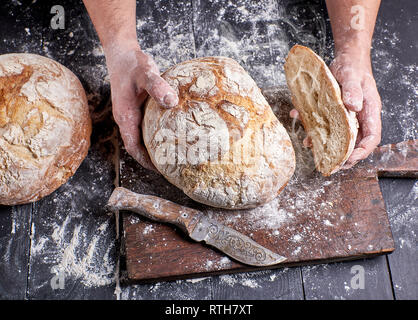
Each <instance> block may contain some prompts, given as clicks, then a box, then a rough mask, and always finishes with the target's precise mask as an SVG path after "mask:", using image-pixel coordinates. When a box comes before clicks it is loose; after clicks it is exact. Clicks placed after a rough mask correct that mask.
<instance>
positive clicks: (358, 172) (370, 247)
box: [124, 88, 418, 280]
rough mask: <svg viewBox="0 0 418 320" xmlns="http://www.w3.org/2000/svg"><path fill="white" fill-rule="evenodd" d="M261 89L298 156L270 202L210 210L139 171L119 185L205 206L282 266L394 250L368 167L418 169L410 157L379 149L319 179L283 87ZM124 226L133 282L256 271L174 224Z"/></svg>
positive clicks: (132, 221)
mask: <svg viewBox="0 0 418 320" xmlns="http://www.w3.org/2000/svg"><path fill="white" fill-rule="evenodd" d="M264 94H265V96H266V98H267V99H268V100H269V102H270V104H271V106H272V108H273V110H274V111H275V113H276V115H277V116H278V118H279V119H280V120H281V121H282V123H283V124H284V125H285V126H286V127H287V130H288V132H291V133H292V134H291V136H292V140H293V143H294V145H295V149H296V152H297V158H298V159H297V169H296V173H295V175H294V177H293V178H292V180H291V182H290V183H289V184H288V186H287V187H286V188H285V190H284V191H283V192H282V193H281V194H280V196H279V197H278V198H277V199H275V200H274V201H272V202H271V203H269V204H267V205H265V206H263V207H260V208H256V209H252V210H240V211H239V210H236V211H228V210H221V209H214V208H210V207H207V206H203V205H201V204H197V203H194V202H193V201H191V200H190V199H187V197H185V196H184V195H181V192H180V191H179V190H178V189H176V188H174V187H172V186H171V185H170V184H169V183H168V182H166V181H165V180H164V179H162V178H160V177H158V176H157V175H154V174H152V175H150V174H144V175H143V176H141V173H139V172H135V175H134V176H135V180H132V179H130V183H125V186H127V187H128V188H130V189H132V190H133V191H135V192H142V193H148V194H157V195H159V196H162V197H165V198H168V199H170V200H173V199H174V201H176V202H179V203H181V204H185V203H184V202H187V204H188V205H190V206H192V207H195V208H198V209H200V210H203V211H205V212H206V213H207V214H208V215H209V216H210V217H212V218H214V219H216V220H218V221H220V222H221V223H224V224H226V225H228V226H230V227H232V228H234V229H236V230H238V231H240V232H242V233H244V234H246V235H248V236H250V237H251V238H252V239H254V240H255V241H257V242H259V243H260V244H262V245H264V246H265V247H267V248H269V249H271V250H273V251H275V252H277V253H279V254H281V255H283V256H285V257H287V258H288V260H287V262H286V263H284V264H282V265H281V266H289V265H299V264H312V263H323V262H329V261H340V260H350V259H358V258H362V257H368V256H375V255H378V254H383V253H389V252H391V251H393V250H394V242H393V239H392V234H391V230H390V226H389V221H388V216H387V213H386V210H385V205H384V202H383V198H382V194H381V192H380V189H379V184H378V180H377V171H376V170H375V169H374V168H375V167H379V168H380V170H382V171H383V169H384V163H387V164H388V166H389V169H390V170H388V172H389V173H390V172H393V171H396V164H397V165H398V167H399V168H400V170H401V171H407V170H409V171H411V169H414V168H415V169H416V168H417V166H418V165H417V163H416V161H415V162H411V163H410V164H409V167H408V166H405V165H404V164H403V159H404V156H405V154H406V153H405V152H406V149H405V148H406V145H405V144H403V145H398V146H392V147H383V148H381V149H379V150H384V151H385V153H384V155H383V157H382V155H381V154H380V153H379V152H378V151H377V152H376V153H375V154H374V156H373V157H370V160H369V161H367V162H365V163H363V164H360V165H358V166H357V167H356V168H355V169H353V170H348V171H343V172H340V173H338V174H335V175H333V176H332V177H322V176H321V175H320V174H319V173H317V172H316V171H315V170H314V169H313V166H312V163H311V162H310V161H311V156H310V151H309V150H308V149H307V148H303V147H302V146H301V140H302V138H303V134H304V133H303V130H302V128H301V127H300V124H299V123H298V122H295V123H292V121H291V120H290V119H289V117H288V113H289V110H290V108H291V104H290V102H289V97H288V93H287V91H286V89H280V88H272V89H269V90H266V91H265V92H264ZM388 151H390V152H388ZM414 156H415V159H416V150H415V153H410V154H409V157H414ZM393 159H395V160H393ZM150 177H152V178H150ZM125 178H126V177H125ZM155 179H158V180H157V181H156V180H155ZM125 180H126V179H125ZM152 186H153V187H152ZM157 189H158V190H157ZM359 190H361V191H362V192H359ZM155 191H157V192H155ZM124 230H125V232H124V236H125V237H124V245H125V249H126V267H127V272H128V278H129V279H131V280H157V279H158V280H160V279H173V278H187V277H196V276H203V275H208V274H219V273H230V272H242V271H247V270H254V268H253V267H249V266H246V265H243V264H240V263H238V262H235V261H232V260H230V259H228V258H227V257H226V256H225V255H224V254H222V253H221V252H219V251H217V250H214V249H212V248H210V247H208V246H206V245H202V244H200V243H196V242H193V241H192V240H190V239H188V238H187V236H185V235H184V234H182V233H181V232H180V231H179V230H175V229H174V228H173V227H172V226H168V225H163V224H158V223H155V222H151V221H147V220H145V219H142V218H139V217H138V216H134V215H131V216H130V218H128V219H125V220H124ZM281 266H280V265H279V266H274V267H281ZM270 268H271V267H270Z"/></svg>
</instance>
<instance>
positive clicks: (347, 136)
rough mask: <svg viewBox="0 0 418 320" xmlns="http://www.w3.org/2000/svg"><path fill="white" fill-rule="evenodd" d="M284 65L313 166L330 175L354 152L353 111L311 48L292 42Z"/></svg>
mask: <svg viewBox="0 0 418 320" xmlns="http://www.w3.org/2000/svg"><path fill="white" fill-rule="evenodd" d="M284 69H285V73H286V81H287V85H288V87H289V89H290V91H291V93H292V102H293V105H294V106H295V108H296V110H297V111H298V112H299V118H300V120H301V121H302V124H303V127H304V128H305V131H306V133H307V135H308V136H309V137H310V138H311V141H312V153H313V156H314V161H315V167H316V169H317V170H318V171H319V172H321V173H322V174H323V175H324V176H329V175H331V174H333V173H335V172H336V171H338V170H339V169H340V168H341V166H342V165H344V163H345V162H346V161H347V159H348V158H349V156H350V155H351V153H352V152H353V149H354V145H355V141H356V137H357V131H358V122H357V118H356V114H355V113H354V112H352V111H348V110H347V109H346V107H345V106H344V103H343V101H342V99H341V90H340V87H339V85H338V83H337V80H336V79H335V78H334V76H333V75H332V73H331V71H330V70H329V68H328V67H327V65H326V64H325V62H324V61H323V60H322V59H321V57H319V56H318V55H317V54H316V53H315V52H313V51H312V50H311V49H309V48H307V47H304V46H300V45H295V46H294V47H293V48H292V49H291V50H290V52H289V54H288V56H287V58H286V63H285V65H284Z"/></svg>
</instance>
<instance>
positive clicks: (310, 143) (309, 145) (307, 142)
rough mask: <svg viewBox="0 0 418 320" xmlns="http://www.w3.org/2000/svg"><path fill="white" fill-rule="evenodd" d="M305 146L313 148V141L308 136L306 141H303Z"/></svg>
mask: <svg viewBox="0 0 418 320" xmlns="http://www.w3.org/2000/svg"><path fill="white" fill-rule="evenodd" d="M303 145H304V146H305V147H307V148H312V139H311V137H310V136H307V137H306V138H305V139H303Z"/></svg>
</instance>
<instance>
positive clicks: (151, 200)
mask: <svg viewBox="0 0 418 320" xmlns="http://www.w3.org/2000/svg"><path fill="white" fill-rule="evenodd" d="M106 207H107V209H108V210H110V211H117V210H129V211H132V212H135V213H138V214H140V215H141V216H144V217H146V218H148V219H151V220H153V221H157V222H163V223H169V224H173V225H175V226H177V227H178V228H180V229H181V230H183V231H184V232H185V233H187V234H188V235H189V237H190V238H191V239H193V240H195V241H198V242H201V241H204V242H205V243H206V244H208V245H211V246H213V247H215V248H217V249H219V250H220V251H222V252H223V253H225V254H227V255H228V256H230V257H232V258H233V259H235V260H237V261H239V262H242V263H244V264H248V265H251V266H259V267H261V266H271V265H275V264H279V263H282V262H283V261H285V260H286V258H285V257H282V256H280V255H278V254H276V253H274V252H272V251H271V250H269V249H267V248H264V247H263V246H261V245H259V244H258V243H257V242H255V241H254V240H252V239H250V238H249V237H247V236H246V235H243V234H242V233H240V232H238V231H236V230H234V229H231V228H229V227H227V226H225V225H223V224H221V223H219V222H218V221H216V220H214V219H210V218H208V217H206V216H205V214H204V213H203V212H201V211H199V210H195V209H191V208H187V207H184V206H181V205H178V204H176V203H174V202H171V201H169V200H165V199H162V198H159V197H155V196H151V195H144V194H138V193H135V192H132V191H130V190H128V189H125V188H120V187H119V188H116V189H115V190H114V191H113V193H112V195H111V196H110V198H109V201H108V203H107V205H106Z"/></svg>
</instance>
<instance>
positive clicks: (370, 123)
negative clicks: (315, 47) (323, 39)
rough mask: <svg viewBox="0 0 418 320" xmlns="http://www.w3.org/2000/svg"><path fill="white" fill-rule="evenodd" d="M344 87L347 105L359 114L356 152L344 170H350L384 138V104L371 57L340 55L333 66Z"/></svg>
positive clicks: (348, 53)
mask: <svg viewBox="0 0 418 320" xmlns="http://www.w3.org/2000/svg"><path fill="white" fill-rule="evenodd" d="M330 69H331V72H332V73H333V74H334V76H335V78H336V79H337V81H338V83H339V84H340V86H341V94H342V99H343V102H344V105H345V106H346V107H347V109H348V110H351V111H354V112H357V119H358V122H359V126H360V127H359V131H358V135H357V142H356V146H355V149H354V151H353V153H352V154H351V156H350V157H349V158H348V160H347V162H346V163H345V165H344V167H343V168H350V167H352V166H353V165H355V164H356V163H357V162H358V161H360V160H362V159H365V158H367V156H368V155H369V154H370V153H371V152H373V150H374V149H375V148H376V147H377V145H378V144H379V142H380V138H381V130H382V123H381V119H380V112H381V110H382V103H381V100H380V96H379V93H378V92H377V87H376V82H375V80H374V78H373V74H372V70H371V63H370V56H369V55H367V54H365V55H361V54H359V53H358V52H355V51H354V50H353V51H352V52H349V51H348V52H340V53H339V54H338V55H337V56H336V58H335V59H334V61H333V62H332V63H331V66H330Z"/></svg>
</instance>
